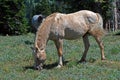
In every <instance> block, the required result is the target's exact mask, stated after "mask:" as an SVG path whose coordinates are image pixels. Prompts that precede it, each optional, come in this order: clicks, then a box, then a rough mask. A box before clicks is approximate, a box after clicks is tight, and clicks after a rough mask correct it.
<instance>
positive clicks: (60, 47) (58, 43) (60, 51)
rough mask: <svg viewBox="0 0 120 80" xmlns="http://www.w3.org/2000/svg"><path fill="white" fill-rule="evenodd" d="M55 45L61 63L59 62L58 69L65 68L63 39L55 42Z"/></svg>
mask: <svg viewBox="0 0 120 80" xmlns="http://www.w3.org/2000/svg"><path fill="white" fill-rule="evenodd" d="M54 42H55V45H56V48H57V51H58V56H59V62H58V66H57V67H58V68H60V67H62V66H63V40H62V39H58V40H55V41H54Z"/></svg>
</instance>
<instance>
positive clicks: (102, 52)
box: [95, 36, 105, 60]
mask: <svg viewBox="0 0 120 80" xmlns="http://www.w3.org/2000/svg"><path fill="white" fill-rule="evenodd" d="M95 39H96V41H97V43H98V45H99V47H100V50H101V60H105V55H104V45H103V42H102V40H101V38H100V37H98V36H95Z"/></svg>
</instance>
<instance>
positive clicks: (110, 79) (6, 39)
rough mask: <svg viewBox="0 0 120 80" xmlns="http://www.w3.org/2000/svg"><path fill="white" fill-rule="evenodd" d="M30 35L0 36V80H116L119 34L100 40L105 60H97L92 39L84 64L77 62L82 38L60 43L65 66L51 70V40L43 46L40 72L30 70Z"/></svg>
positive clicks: (119, 79)
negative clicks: (43, 65)
mask: <svg viewBox="0 0 120 80" xmlns="http://www.w3.org/2000/svg"><path fill="white" fill-rule="evenodd" d="M34 36H35V35H34V34H31V33H29V34H27V35H21V36H0V80H120V35H117V36H115V35H114V34H113V33H111V34H109V35H107V36H105V37H104V38H103V41H104V45H105V55H106V58H107V60H105V61H101V60H100V59H101V56H100V50H99V47H98V45H97V43H96V41H95V39H94V38H93V37H91V36H90V37H89V39H90V43H91V46H90V49H89V51H88V55H87V62H86V63H79V64H78V63H77V62H78V61H79V60H80V58H81V56H82V52H83V50H84V45H83V42H82V39H80V40H73V41H68V40H65V41H64V58H65V64H64V66H63V67H62V68H60V69H57V68H55V66H56V62H57V60H58V56H57V51H56V48H55V46H54V44H53V42H52V41H49V42H48V45H47V49H46V52H47V60H46V62H45V67H44V69H43V70H42V71H37V70H34V69H33V68H32V65H33V57H32V50H31V48H30V47H33V42H34Z"/></svg>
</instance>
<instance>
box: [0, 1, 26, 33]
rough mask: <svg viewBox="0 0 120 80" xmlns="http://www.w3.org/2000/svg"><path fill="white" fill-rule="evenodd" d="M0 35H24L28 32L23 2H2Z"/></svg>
mask: <svg viewBox="0 0 120 80" xmlns="http://www.w3.org/2000/svg"><path fill="white" fill-rule="evenodd" d="M0 8H1V9H0V28H1V29H0V33H3V34H23V33H26V32H27V28H28V27H27V21H26V18H25V6H24V1H23V0H0Z"/></svg>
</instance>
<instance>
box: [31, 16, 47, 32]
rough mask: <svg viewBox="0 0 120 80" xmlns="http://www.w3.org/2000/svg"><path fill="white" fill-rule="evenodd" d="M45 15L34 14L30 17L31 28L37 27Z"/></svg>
mask: <svg viewBox="0 0 120 80" xmlns="http://www.w3.org/2000/svg"><path fill="white" fill-rule="evenodd" d="M44 18H45V16H43V15H42V14H39V15H34V16H33V17H32V21H31V22H32V26H33V28H35V29H36V30H37V29H38V27H39V26H40V23H42V21H44Z"/></svg>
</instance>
